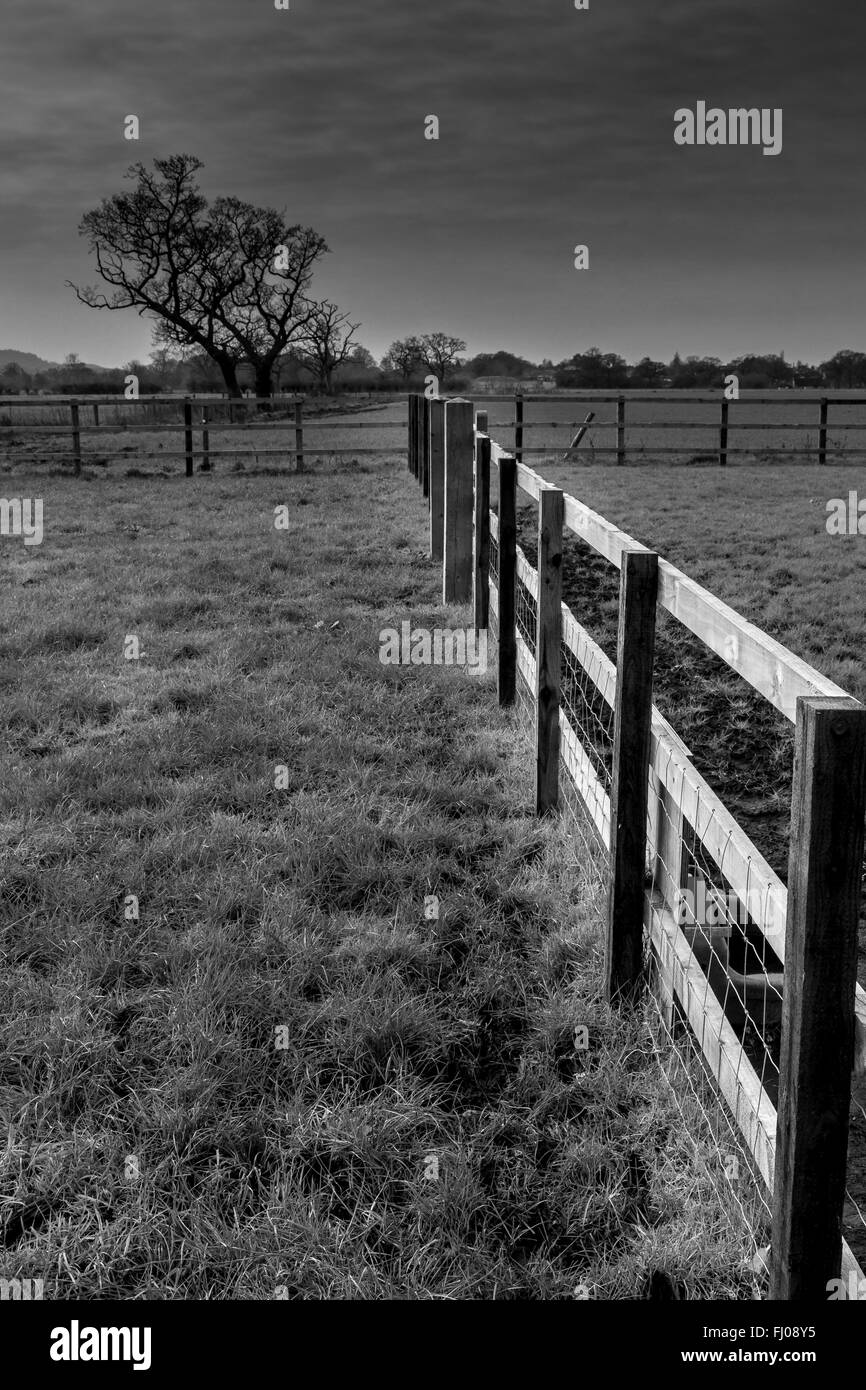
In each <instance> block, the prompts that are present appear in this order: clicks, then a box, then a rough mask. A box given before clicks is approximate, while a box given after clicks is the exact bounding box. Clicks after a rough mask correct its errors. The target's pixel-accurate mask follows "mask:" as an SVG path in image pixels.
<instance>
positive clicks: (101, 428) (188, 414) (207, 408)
mask: <svg viewBox="0 0 866 1390" xmlns="http://www.w3.org/2000/svg"><path fill="white" fill-rule="evenodd" d="M143 405H151V406H155V407H162V408H163V409H164V410H165V409H168V410H171V409H172V408H173V409H175V410H177V411H178V412H179V419H178V421H177V422H176V423H162V424H160V423H157V422H156V421H152V420H151V421H148V420H144V421H141V422H140V423H135V422H134V421H133V422H130V421H128V420H123V421H122V423H120V424H106V423H105V421H104V419H103V422H102V423H100V415H99V412H100V407H101V408H102V410H103V412H104V411H105V410H106V409H107V408H109V407H113V408H119V409H121V410H123V411H124V413H126V412H129V413H131V412H132V411H133V410H134V408H135V407H136V406H143ZM4 406H5V407H6V408H7V409H8V408H15V409H18V408H20V407H28V408H32V409H34V410H35V409H39V408H41V409H43V410H52V409H59V410H61V411H62V410H66V409H68V411H69V424H68V425H66V424H54V425H46V424H33V425H31V424H21V423H18V424H14V425H0V442H2V440H3V438H4V437H5V436H6V435H8V434H9V433H10V432H11V433H12V434H13V435H14V434H18V433H26V434H28V435H46V436H52V435H66V436H68V437H69V439H70V443H71V462H72V467H73V472H74V473H75V474H80V472H81V466H82V462H84V463H86V462H87V456H86V454H85V453H84V452H83V450H82V445H81V437H82V435H85V436H94V435H95V436H96V437H97V439H98V438H99V437H100V436H101V435H117V434H120V433H122V434H124V435H126V434H132V435H135V434H173V435H181V436H182V439H183V448H178V449H163V448H160V449H159V452H158V453H157V454H151V455H146V456H145V455H141V454H138V455H135V456H134V457H131V459H130V461H132V462H138V461H139V459H141V458H142V457H148V458H150V459H156V460H163V459H169V458H182V459H183V460H184V463H185V469H186V476H187V477H188V478H191V477H192V476H193V473H194V469H195V459H196V456H199V457H200V459H201V469H202V471H204V472H208V471H210V470H211V469H212V468H213V462H212V461H213V460H214V459H219V458H232V459H236V458H238V457H239V456H243V455H244V454H249V455H250V456H253V455H255V457H257V458H281V459H286V460H290V459H291V460H294V462H295V467H296V468H297V469H298V471H299V472H302V471H303V468H304V460H305V459H306V458H330V457H332V456H336V457H339V456H342V455H351V456H352V457H353V458H354V457H355V456H358V455H360V456H364V455H376V456H379V457H381V456H382V455H386V456H387V455H389V454H402V452H403V447H404V446H403V443H402V435H403V431H404V430H405V428H406V426H405V424H404V422H403V421H401V420H354V419H352V420H346V419H345V418H341V419H339V420H335V419H334V418H333V416H332V415H314V416H313V417H312V418H310V417H307V418H305V417H304V413H303V412H304V398H303V397H301V396H295V397H285V396H268V397H256V396H244V397H238V398H237V399H233V398H229V397H226V396H210V397H193V396H185V397H182V398H179V397H176V396H175V397H172V396H160V395H156V396H137V397H136V398H135V399H131V400H126V398H125V397H123V396H100V397H99V399H98V400H94V399H88V398H83V397H63V396H54V397H52V396H41V397H40V396H28V397H26V398H19V397H10V398H3V397H0V414H2V413H3V409H4ZM259 406H262V407H266V408H265V409H262V410H259V408H258V407H259ZM85 409H86V410H89V411H92V423H89V422H88V421H87V420H85V419H84V418H83V416H82V412H83V411H84V410H85ZM337 413H338V412H334V414H337ZM221 417H222V418H221ZM389 429H390V430H399V431H400V441H399V442H396V443H395V445H394V447H393V448H387V447H386V448H382V447H381V446H380V447H379V448H363V447H355V446H354V445H353V446H352V447H341V448H334V447H331V448H322V449H317V448H315V447H314V448H310V446H309V443H307V442H305V432H308V431H310V430H313V431H319V430H332V431H334V430H340V431H343V430H378V431H381V430H389ZM211 430H218V431H219V432H220V433H223V432H224V431H236V432H240V433H243V434H244V435H249V434H251V433H255V432H262V431H267V432H271V431H280V430H283V431H286V432H287V433H289V434H293V435H294V443H293V446H292V445H290V444H288V443H287V444H286V445H280V446H279V447H278V448H259V447H258V446H256V447H255V448H253V449H247V450H235V449H214V448H212V447H211V444H210V433H211ZM196 436H198V439H199V442H198V443H197V441H196ZM362 437H363V436H362Z"/></svg>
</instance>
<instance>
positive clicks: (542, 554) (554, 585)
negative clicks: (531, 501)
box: [535, 488, 565, 816]
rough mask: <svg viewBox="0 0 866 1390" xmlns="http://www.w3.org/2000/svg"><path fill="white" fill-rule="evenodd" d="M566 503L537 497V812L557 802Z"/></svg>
mask: <svg viewBox="0 0 866 1390" xmlns="http://www.w3.org/2000/svg"><path fill="white" fill-rule="evenodd" d="M564 517H565V499H564V497H563V495H562V493H561V492H560V490H559V489H558V488H546V489H545V491H544V492H542V493H541V496H540V497H539V499H538V611H537V626H536V637H535V814H536V815H537V816H543V815H546V813H547V812H548V811H554V810H556V807H557V805H558V803H559V674H560V648H561V645H562V525H563V520H564Z"/></svg>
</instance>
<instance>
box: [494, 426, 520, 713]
mask: <svg viewBox="0 0 866 1390" xmlns="http://www.w3.org/2000/svg"><path fill="white" fill-rule="evenodd" d="M497 641H498V646H499V671H498V676H497V687H498V695H499V703H500V705H513V704H514V701H515V699H516V697H517V460H516V459H514V458H512V457H511V455H510V454H500V456H499V631H498V633H497Z"/></svg>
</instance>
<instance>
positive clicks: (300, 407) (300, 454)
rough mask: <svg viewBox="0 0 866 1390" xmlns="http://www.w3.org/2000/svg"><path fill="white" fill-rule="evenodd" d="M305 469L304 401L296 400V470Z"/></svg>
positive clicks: (299, 471)
mask: <svg viewBox="0 0 866 1390" xmlns="http://www.w3.org/2000/svg"><path fill="white" fill-rule="evenodd" d="M303 471H304V403H303V401H295V472H296V473H303Z"/></svg>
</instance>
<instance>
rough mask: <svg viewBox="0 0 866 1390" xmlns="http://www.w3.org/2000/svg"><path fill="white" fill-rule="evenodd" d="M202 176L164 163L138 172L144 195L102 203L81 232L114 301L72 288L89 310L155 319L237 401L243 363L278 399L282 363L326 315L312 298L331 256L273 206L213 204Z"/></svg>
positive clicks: (191, 167)
mask: <svg viewBox="0 0 866 1390" xmlns="http://www.w3.org/2000/svg"><path fill="white" fill-rule="evenodd" d="M202 167H203V166H202V163H201V160H199V159H196V158H195V157H194V156H193V155H183V154H181V155H173V156H171V157H170V158H169V159H155V160H154V168H155V171H156V172H155V173H150V172H149V171H148V170H147V169H146V168H145V166H144V165H143V164H135V165H133V166H132V167H131V168H130V169H129V170H128V172H127V177H129V178H134V179H136V180H137V186H136V187H135V189H134V190H133V191H132V192H131V193H123V194H115V195H114V197H112V198H109V199H104V200H103V202H102V204H101V205H100V207H99V208H96V209H94V210H93V211H91V212H88V213H86V214H85V216H84V217H83V219H82V222H81V226H80V231H81V233H82V235H86V236H87V237H88V238H89V241H90V247H91V250H92V251H93V252H95V254H96V262H97V267H98V270H99V273H100V275H101V276H102V278H103V280H105V281H106V283H107V284H109V285H110V286H113V287H114V290H115V293H114V294H113V295H112V296H111V297H110V298H109V297H108V296H106V295H105V294H102V293H99V292H98V291H97V290H96V289H95V288H93V287H92V286H88V287H87V288H85V289H84V290H80V289H78V287H77V286H75V285H73V286H72V288H73V289H74V290H75V293H76V294H77V295H78V298H79V299H80V300H81V301H82V303H85V304H88V305H89V306H90V307H91V308H95V309H128V308H137V309H138V311H139V313H140V314H144V313H150V314H152V315H153V316H154V317H155V318H156V319H157V321H158V329H157V333H156V335H155V336H156V339H157V341H158V342H160V343H162V344H163V345H164V346H167V345H169V344H173V345H175V346H178V347H189V348H192V349H195V348H198V349H200V350H201V351H203V352H206V353H207V354H208V356H209V357H211V358H212V359H213V361H214V362H216V363H217V365H218V367H219V368H220V371H221V373H222V376H223V380H224V381H225V384H226V388H227V390H228V392H229V394H230V395H232V396H240V394H241V391H240V387H239V385H238V381H237V368H238V365H239V364H240V363H241V362H249V363H250V364H251V365H252V367H253V369H254V371H255V377H256V394H257V395H259V396H269V395H270V393H271V379H272V373H273V369H274V365H275V363H276V362H277V360H278V359H279V357H280V355H281V354H282V353H284V352H285V351H286V348H287V347H288V346H289V345H290V344H291V343H292V342H294V341H297V340H299V339H300V337H301V335H302V334H303V331H304V329H305V328H306V327H307V325H308V324H309V323H310V322H311V320H312V316H313V314H314V312H315V310H316V307H317V306H316V305H315V304H314V303H312V302H311V301H310V300H308V298H307V295H306V291H307V289H308V287H309V283H310V279H311V276H312V269H313V265H314V263H315V261H316V260H317V259H318V257H319V256H320V255H322V254H323V252H325V251H327V249H328V248H327V246H326V244H325V242H324V240H323V238H322V237H320V236H319V235H318V234H317V233H316V232H314V231H313V230H312V228H310V227H301V226H300V225H297V224H295V225H290V224H289V223H287V222H286V220H285V218H284V217H283V215H282V214H280V213H278V212H275V211H274V210H273V209H272V208H259V207H254V206H253V205H252V204H250V203H244V202H241V200H240V199H238V198H217V199H216V200H215V201H214V203H213V204H212V205H211V206H210V207H209V206H208V204H207V202H206V200H205V199H204V197H203V196H202V194H201V192H200V190H199V188H198V186H197V184H196V182H195V175H196V173H197V171H198V170H199V169H201V168H202Z"/></svg>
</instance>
